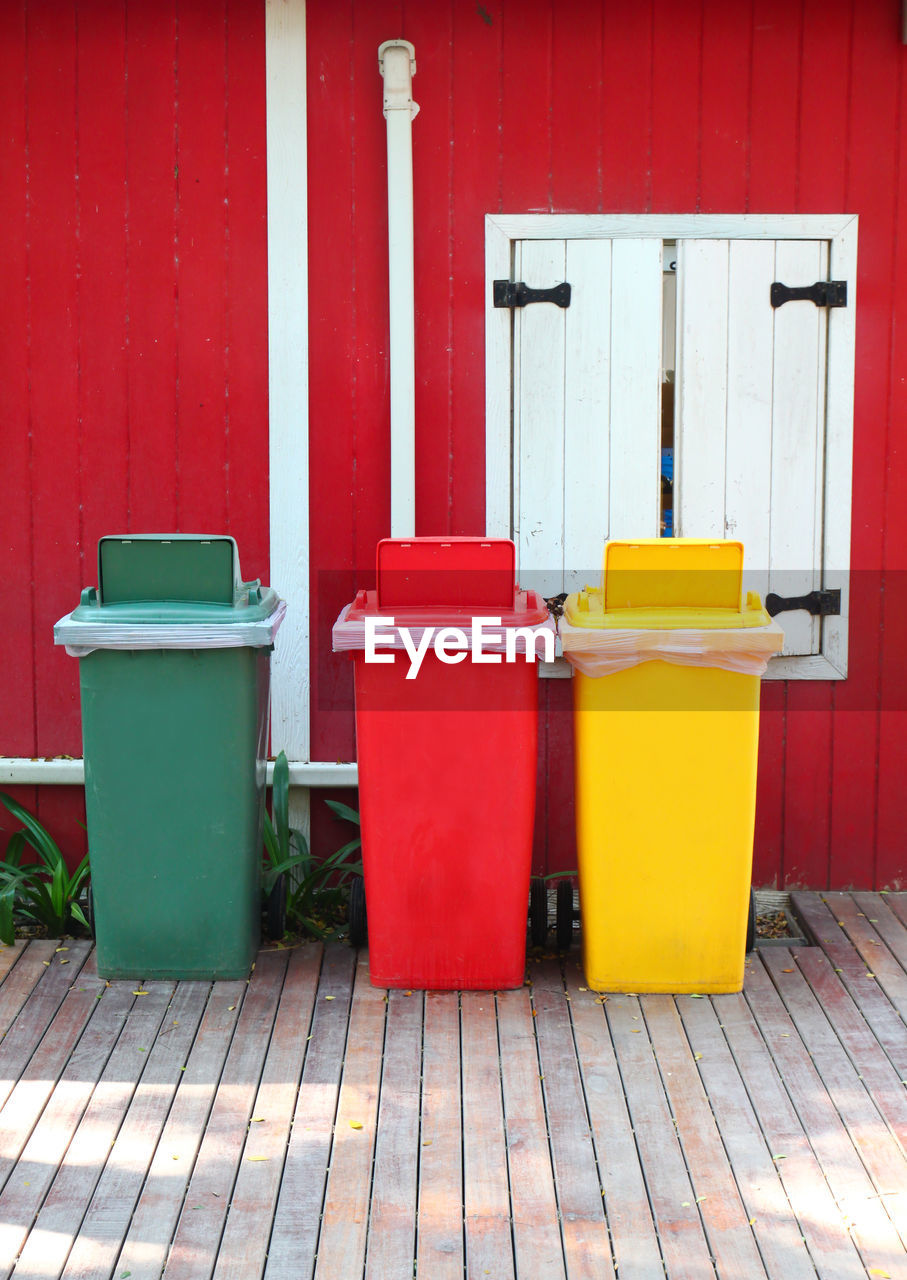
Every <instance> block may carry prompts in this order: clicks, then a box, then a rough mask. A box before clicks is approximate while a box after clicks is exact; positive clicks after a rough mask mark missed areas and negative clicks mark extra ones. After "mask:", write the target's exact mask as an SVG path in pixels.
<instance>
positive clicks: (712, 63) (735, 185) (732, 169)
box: [698, 0, 752, 213]
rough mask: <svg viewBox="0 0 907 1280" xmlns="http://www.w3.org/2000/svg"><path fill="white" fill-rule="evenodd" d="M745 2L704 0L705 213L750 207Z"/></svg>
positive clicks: (702, 109) (702, 164)
mask: <svg viewBox="0 0 907 1280" xmlns="http://www.w3.org/2000/svg"><path fill="white" fill-rule="evenodd" d="M743 18H744V13H743V7H742V6H740V5H737V6H730V5H727V4H724V3H723V0H703V6H702V89H701V103H700V114H701V120H700V128H701V133H702V139H701V143H700V156H699V199H698V208H699V209H700V211H701V212H702V213H731V212H735V213H742V212H743V211H744V210H745V209H746V178H747V160H748V156H749V107H750V91H751V83H750V75H751V71H752V30H751V28H750V26H749V23H748V22H747V21H744V20H743Z"/></svg>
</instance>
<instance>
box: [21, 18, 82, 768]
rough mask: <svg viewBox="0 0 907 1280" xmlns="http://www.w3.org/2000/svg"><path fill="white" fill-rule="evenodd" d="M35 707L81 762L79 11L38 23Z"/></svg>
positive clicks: (33, 334) (32, 74)
mask: <svg viewBox="0 0 907 1280" xmlns="http://www.w3.org/2000/svg"><path fill="white" fill-rule="evenodd" d="M26 40H27V56H28V64H27V70H26V76H27V83H28V90H27V92H28V157H29V158H28V170H29V182H28V190H29V203H28V229H27V236H28V245H29V281H30V302H31V306H30V315H29V323H30V338H31V344H30V345H31V367H32V378H31V387H30V390H31V404H30V411H31V433H32V484H33V488H32V521H33V530H34V535H33V536H34V578H33V581H34V591H35V637H34V642H35V643H34V671H35V705H36V714H37V728H38V750H39V751H40V750H42V749H44V750H47V749H48V748H47V747H45V745H44V744H45V743H46V742H48V740H49V741H50V743H52V746H50V750H52V751H54V752H57V753H59V752H65V753H67V754H71V755H78V754H79V749H80V733H79V706H78V694H77V691H76V690H77V686H76V681H75V665H74V663H73V662H72V660H71V659H69V658H67V657H66V655H65V654H64V653H63V651H62V650H59V649H57V650H55V649H54V643H53V624H54V622H55V621H56V620H57V619H58V618H59V617H60V616H61V615H62V614H63V613H65V612H66V610H67V609H71V608H72V607H73V605H74V603H75V599H74V597H75V595H76V586H77V584H78V581H79V573H80V565H79V549H78V548H79V541H78V540H79V526H80V514H79V509H80V502H81V495H80V471H81V439H80V436H81V430H80V422H79V300H80V281H79V265H80V244H79V230H80V228H79V213H80V209H79V193H78V188H77V180H76V174H77V164H78V152H77V123H76V91H77V89H76V52H75V12H74V8H73V6H63V5H59V6H55V7H54V9H53V10H51V11H49V10H46V9H44V8H43V6H40V5H35V6H33V7H31V8H29V10H28V16H27V33H26Z"/></svg>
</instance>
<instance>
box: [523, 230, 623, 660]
mask: <svg viewBox="0 0 907 1280" xmlns="http://www.w3.org/2000/svg"><path fill="white" fill-rule="evenodd" d="M566 249H567V252H566V261H567V271H566V275H565V277H564V278H565V279H566V280H567V281H569V282H570V284H571V288H572V294H571V298H570V308H569V311H568V313H567V316H566V329H567V334H568V341H567V345H566V350H565V352H564V367H565V376H564V582H563V586H562V588H561V590H563V591H579V590H580V589H581V588H582V587H584V586H585V585H586V583H587V582H588V583H591V582H595V581H596V575H597V574H598V573H600V570H601V548H602V547H603V546H604V543H605V539H606V538H607V536H608V529H609V527H610V520H611V512H610V490H611V474H610V473H611V342H612V334H611V305H610V299H611V257H612V254H611V249H612V246H611V241H610V240H569V241H568V242H567V246H566ZM540 674H541V673H540Z"/></svg>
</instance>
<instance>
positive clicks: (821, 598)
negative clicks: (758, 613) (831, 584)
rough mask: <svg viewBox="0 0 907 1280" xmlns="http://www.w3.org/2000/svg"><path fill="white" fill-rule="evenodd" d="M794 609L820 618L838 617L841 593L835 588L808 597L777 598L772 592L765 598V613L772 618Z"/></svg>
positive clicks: (812, 592) (810, 594)
mask: <svg viewBox="0 0 907 1280" xmlns="http://www.w3.org/2000/svg"><path fill="white" fill-rule="evenodd" d="M792 609H805V610H806V612H807V613H811V614H813V616H814V617H818V618H830V617H838V616H839V615H840V613H841V592H840V590H839V589H838V588H837V587H835V588H832V589H828V590H825V591H810V593H809V595H806V596H776V595H775V593H774V592H773V591H770V592H769V593H768V595H767V596H766V597H765V612H766V613H767V614H768V616H769V617H770V618H774V617H775V615H776V614H778V613H788V612H790V610H792Z"/></svg>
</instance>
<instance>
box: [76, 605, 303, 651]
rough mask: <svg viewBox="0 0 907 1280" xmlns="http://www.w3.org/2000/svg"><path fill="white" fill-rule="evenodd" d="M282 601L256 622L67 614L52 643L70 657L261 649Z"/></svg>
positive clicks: (270, 639)
mask: <svg viewBox="0 0 907 1280" xmlns="http://www.w3.org/2000/svg"><path fill="white" fill-rule="evenodd" d="M286 612H287V606H286V602H285V601H283V600H281V601H279V602H278V605H277V608H276V609H275V610H274V611H273V613H270V614H268V616H267V617H266V618H261V619H259V621H257V622H212V623H195V622H189V623H186V624H185V625H183V626H180V625H178V624H169V625H168V624H167V623H161V624H159V625H154V624H151V623H149V624H146V625H144V626H137V625H136V624H134V623H119V622H74V621H73V619H72V616H71V615H70V614H67V615H66V616H65V618H61V619H60V621H59V622H58V623H56V624H55V626H54V644H61V645H64V646H65V647H66V652H67V653H68V654H69V656H70V657H72V658H84V657H85V655H86V654H89V653H94V651H95V650H96V649H244V648H250V649H263V648H267V647H268V646H270V645H272V644H273V643H274V637H275V636H276V635H277V631H278V628H279V627H280V624H281V623H282V622H283V620H284V618H285V617H286Z"/></svg>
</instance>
